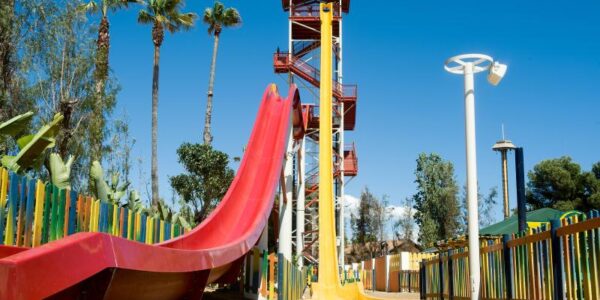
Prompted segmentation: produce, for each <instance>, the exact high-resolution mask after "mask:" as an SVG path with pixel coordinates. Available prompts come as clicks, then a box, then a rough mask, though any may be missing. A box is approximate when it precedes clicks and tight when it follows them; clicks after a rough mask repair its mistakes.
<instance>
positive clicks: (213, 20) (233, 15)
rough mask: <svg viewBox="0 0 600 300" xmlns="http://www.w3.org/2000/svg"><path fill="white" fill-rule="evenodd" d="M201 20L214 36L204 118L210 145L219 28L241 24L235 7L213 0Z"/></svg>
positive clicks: (207, 142)
mask: <svg viewBox="0 0 600 300" xmlns="http://www.w3.org/2000/svg"><path fill="white" fill-rule="evenodd" d="M203 21H204V23H206V24H207V25H208V34H209V35H212V36H214V37H215V41H214V45H213V55H212V61H211V63H210V77H209V80H208V97H207V99H206V116H205V118H204V143H205V144H208V145H210V143H211V142H212V135H211V134H210V123H211V119H212V100H213V88H214V85H215V67H216V64H217V51H218V49H219V37H220V36H221V30H223V28H225V27H232V26H238V25H241V24H242V17H241V16H240V13H239V12H238V11H237V10H236V9H235V8H225V7H224V6H223V4H222V3H221V2H219V1H215V4H214V6H213V7H212V8H210V7H209V8H207V9H206V10H204V18H203Z"/></svg>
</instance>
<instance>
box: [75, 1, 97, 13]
mask: <svg viewBox="0 0 600 300" xmlns="http://www.w3.org/2000/svg"><path fill="white" fill-rule="evenodd" d="M78 9H79V10H80V11H83V12H89V13H92V14H93V13H96V12H97V11H98V5H97V4H96V2H95V1H93V0H92V1H90V2H88V3H83V4H81V5H79V7H78Z"/></svg>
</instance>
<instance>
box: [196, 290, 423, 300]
mask: <svg viewBox="0 0 600 300" xmlns="http://www.w3.org/2000/svg"><path fill="white" fill-rule="evenodd" d="M366 293H367V295H371V296H375V297H377V298H381V299H397V300H418V299H419V294H418V293H383V292H368V291H366ZM202 299H205V300H242V299H244V297H243V296H242V295H240V292H237V291H222V290H219V291H217V290H208V289H207V291H205V292H204V297H203V298H202ZM303 299H310V295H309V293H308V289H307V292H306V293H305V294H304V297H303Z"/></svg>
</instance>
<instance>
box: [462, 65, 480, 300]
mask: <svg viewBox="0 0 600 300" xmlns="http://www.w3.org/2000/svg"><path fill="white" fill-rule="evenodd" d="M464 75H465V137H466V148H467V205H468V227H469V228H468V230H469V274H470V282H471V299H474V300H476V299H479V285H480V281H481V278H480V274H479V270H480V267H479V214H478V211H477V210H478V204H477V200H478V199H477V149H476V147H475V145H476V143H475V94H474V93H475V87H474V76H473V75H474V74H473V63H467V64H465V66H464Z"/></svg>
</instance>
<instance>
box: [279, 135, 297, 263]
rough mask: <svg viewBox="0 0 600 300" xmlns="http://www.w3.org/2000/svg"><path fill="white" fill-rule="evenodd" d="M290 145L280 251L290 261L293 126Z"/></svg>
mask: <svg viewBox="0 0 600 300" xmlns="http://www.w3.org/2000/svg"><path fill="white" fill-rule="evenodd" d="M288 139H289V141H288V146H287V151H286V152H285V165H284V169H283V177H284V181H285V183H284V185H285V189H282V191H283V190H285V193H283V192H282V193H281V194H280V198H279V224H280V225H279V253H281V254H283V257H285V259H287V260H288V261H290V262H291V261H292V197H293V195H292V189H293V188H294V186H293V185H294V182H293V178H292V176H293V163H294V159H293V158H294V153H293V149H294V139H293V127H292V126H290V133H289V134H288ZM286 201H287V202H286Z"/></svg>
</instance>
